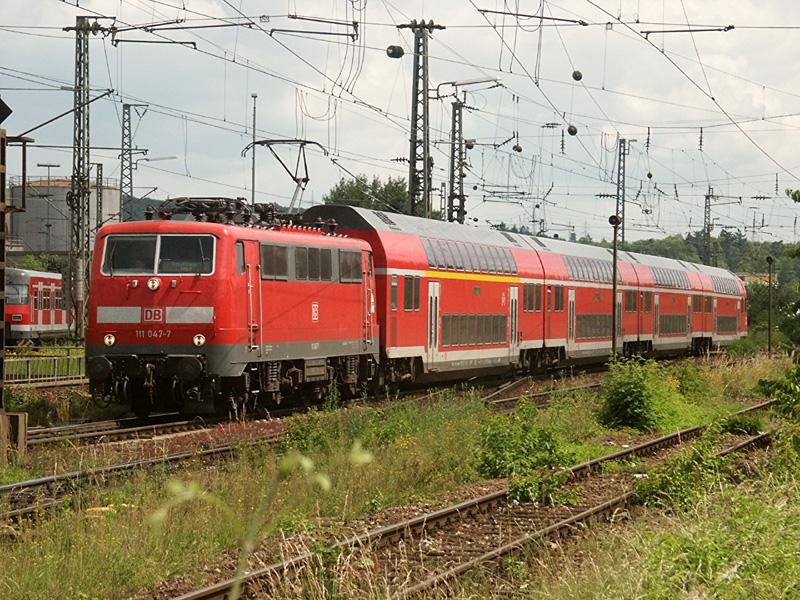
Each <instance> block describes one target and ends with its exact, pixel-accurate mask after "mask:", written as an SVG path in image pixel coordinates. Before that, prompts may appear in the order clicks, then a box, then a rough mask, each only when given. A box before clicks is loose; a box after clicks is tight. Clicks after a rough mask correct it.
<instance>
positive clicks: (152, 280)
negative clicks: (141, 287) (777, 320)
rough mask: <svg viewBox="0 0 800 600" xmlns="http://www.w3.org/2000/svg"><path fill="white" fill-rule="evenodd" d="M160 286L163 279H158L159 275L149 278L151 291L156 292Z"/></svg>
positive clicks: (148, 283)
mask: <svg viewBox="0 0 800 600" xmlns="http://www.w3.org/2000/svg"><path fill="white" fill-rule="evenodd" d="M160 287H161V281H160V280H159V279H158V277H151V278H150V279H148V280H147V289H148V290H150V291H151V292H155V291H156V290H157V289H158V288H160Z"/></svg>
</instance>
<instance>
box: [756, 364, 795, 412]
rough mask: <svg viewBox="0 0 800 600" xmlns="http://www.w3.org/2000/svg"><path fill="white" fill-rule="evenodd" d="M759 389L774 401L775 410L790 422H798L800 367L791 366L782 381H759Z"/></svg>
mask: <svg viewBox="0 0 800 600" xmlns="http://www.w3.org/2000/svg"><path fill="white" fill-rule="evenodd" d="M759 387H760V388H761V391H762V392H763V393H764V395H766V396H771V397H773V398H775V400H776V408H777V409H778V412H780V413H781V414H782V415H783V416H785V417H786V418H788V419H791V420H792V421H795V422H798V421H800V365H795V366H793V367H792V368H791V369H790V370H789V371H788V372H787V373H786V374H785V375H784V377H783V378H782V379H777V380H767V379H765V380H761V381H759Z"/></svg>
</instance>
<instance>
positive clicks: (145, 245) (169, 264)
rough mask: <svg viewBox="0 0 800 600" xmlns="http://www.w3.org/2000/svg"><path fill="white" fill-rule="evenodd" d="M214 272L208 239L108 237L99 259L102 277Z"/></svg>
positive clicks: (209, 237)
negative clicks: (101, 261) (101, 258)
mask: <svg viewBox="0 0 800 600" xmlns="http://www.w3.org/2000/svg"><path fill="white" fill-rule="evenodd" d="M213 268H214V239H213V238H212V237H211V236H208V235H159V236H156V235H111V236H109V237H108V241H107V242H106V253H105V256H104V257H103V269H102V271H103V274H105V275H154V274H159V275H189V274H193V275H204V274H208V273H211V271H212V270H213Z"/></svg>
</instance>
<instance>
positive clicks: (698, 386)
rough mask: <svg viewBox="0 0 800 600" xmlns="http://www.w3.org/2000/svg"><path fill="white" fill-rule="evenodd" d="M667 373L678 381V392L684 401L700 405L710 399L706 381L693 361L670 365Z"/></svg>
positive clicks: (709, 390)
mask: <svg viewBox="0 0 800 600" xmlns="http://www.w3.org/2000/svg"><path fill="white" fill-rule="evenodd" d="M668 373H669V374H670V376H672V377H674V378H675V379H676V380H677V381H678V391H679V392H680V393H681V395H682V396H683V397H684V398H685V399H686V400H688V401H690V402H695V403H700V402H702V401H704V400H708V399H709V398H710V396H711V389H710V387H709V385H708V381H707V379H706V378H705V377H704V376H703V373H702V372H701V370H700V368H699V367H698V366H697V363H695V362H694V361H693V360H682V361H680V362H679V363H676V364H674V365H672V366H671V367H670V368H668Z"/></svg>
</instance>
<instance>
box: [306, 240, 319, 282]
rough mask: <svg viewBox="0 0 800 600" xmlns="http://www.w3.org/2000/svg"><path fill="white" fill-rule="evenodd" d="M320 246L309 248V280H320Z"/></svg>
mask: <svg viewBox="0 0 800 600" xmlns="http://www.w3.org/2000/svg"><path fill="white" fill-rule="evenodd" d="M319 271H320V265H319V248H309V249H308V280H309V281H319Z"/></svg>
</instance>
